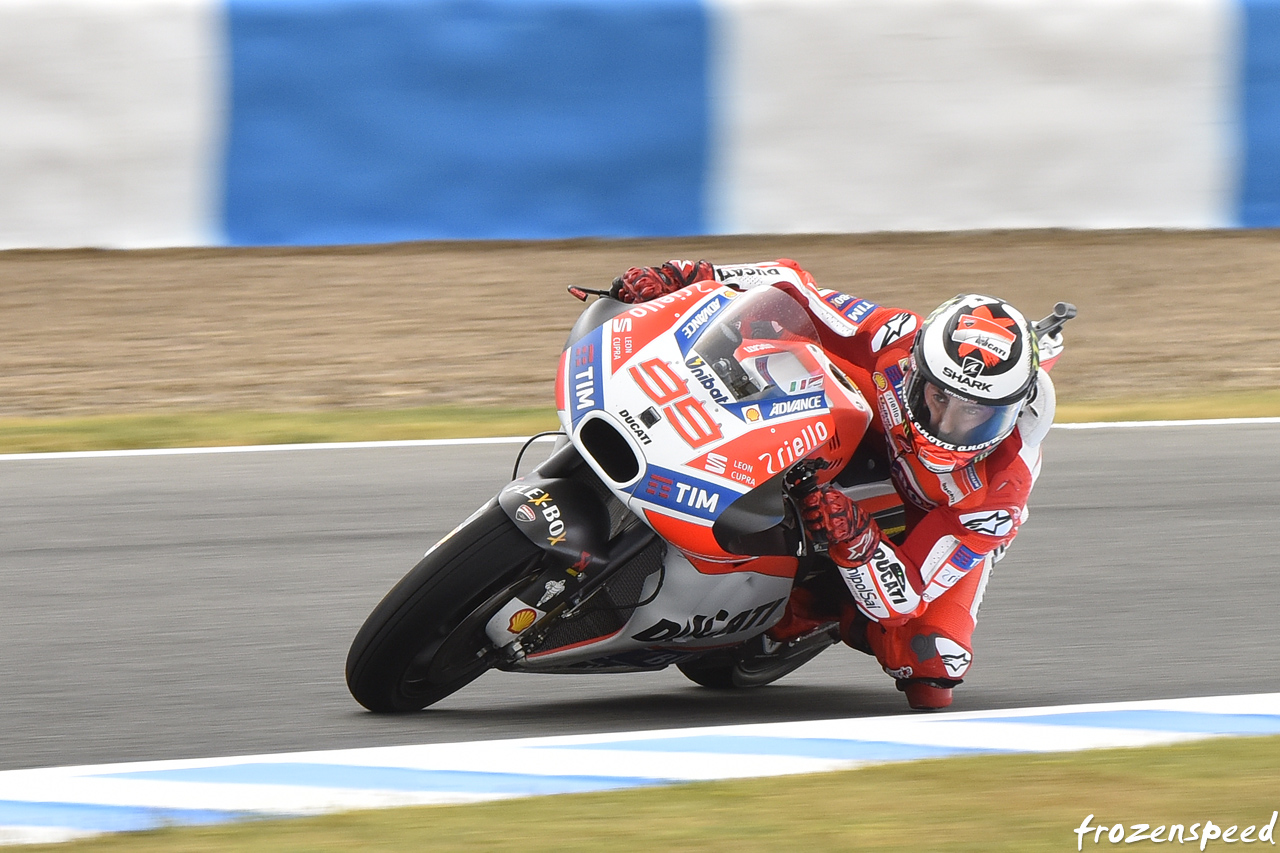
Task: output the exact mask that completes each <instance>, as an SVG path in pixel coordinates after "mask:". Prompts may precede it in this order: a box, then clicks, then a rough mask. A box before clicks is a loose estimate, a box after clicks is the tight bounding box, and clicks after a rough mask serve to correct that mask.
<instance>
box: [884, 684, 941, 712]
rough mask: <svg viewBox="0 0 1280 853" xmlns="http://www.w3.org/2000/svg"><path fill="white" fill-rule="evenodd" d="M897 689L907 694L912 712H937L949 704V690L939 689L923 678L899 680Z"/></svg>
mask: <svg viewBox="0 0 1280 853" xmlns="http://www.w3.org/2000/svg"><path fill="white" fill-rule="evenodd" d="M897 685H898V689H899V690H901V691H902V692H903V693H905V694H907V704H908V705H910V706H911V710H913V711H938V710H941V709H943V708H946V707H947V706H949V705H950V704H951V688H950V687H939V686H938V685H937V684H934V683H931V682H930V681H929V680H928V679H924V678H899V679H898V680H897Z"/></svg>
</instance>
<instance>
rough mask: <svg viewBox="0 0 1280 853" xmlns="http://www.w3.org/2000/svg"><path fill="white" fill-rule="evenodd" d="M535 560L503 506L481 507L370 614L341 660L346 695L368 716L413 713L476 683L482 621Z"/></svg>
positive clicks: (485, 664) (483, 661)
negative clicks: (353, 698)
mask: <svg viewBox="0 0 1280 853" xmlns="http://www.w3.org/2000/svg"><path fill="white" fill-rule="evenodd" d="M541 556H542V551H541V549H539V548H538V546H537V545H534V544H533V543H532V542H530V541H529V539H528V538H526V537H525V535H524V534H523V533H521V532H520V530H519V529H518V528H517V527H516V526H515V524H514V523H513V522H512V521H511V520H510V519H509V518H508V517H507V514H506V513H505V512H504V511H503V510H502V507H500V506H498V505H497V504H496V503H494V504H493V505H491V506H489V507H487V508H485V509H484V510H483V511H481V512H480V513H479V514H478V515H476V517H475V518H473V519H471V520H470V521H469V522H467V523H466V524H465V525H464V526H463V527H462V528H461V529H460V530H458V531H457V532H455V533H454V534H453V536H451V537H450V538H449V539H447V540H446V541H445V542H443V543H442V544H441V545H440V546H439V547H437V548H436V549H435V550H434V551H432V552H430V553H429V554H427V555H426V556H425V557H423V558H422V560H421V561H420V562H419V563H418V565H416V566H414V567H413V569H412V570H411V571H410V572H409V573H408V574H407V575H405V576H404V578H402V579H401V580H400V582H399V583H397V584H396V585H395V586H394V587H393V588H392V589H391V591H390V592H388V593H387V595H386V597H385V598H383V599H382V602H381V603H380V604H379V605H378V606H377V607H375V608H374V610H373V612H372V613H371V614H369V618H368V619H366V620H365V623H364V626H363V627H361V629H360V631H359V633H357V634H356V637H355V640H354V641H352V643H351V651H350V652H349V653H348V654H347V687H348V688H349V689H350V690H351V695H352V696H354V697H355V700H356V701H357V702H359V703H360V704H361V705H363V706H364V707H366V708H368V709H369V710H370V711H375V712H379V713H395V712H405V711H418V710H421V709H422V708H425V707H427V706H428V705H431V704H433V703H435V702H438V701H440V700H441V699H443V698H445V697H446V696H448V695H450V694H451V693H454V692H455V691H457V690H460V689H462V688H463V687H465V686H466V685H468V684H470V683H471V682H472V681H474V680H475V679H476V678H479V677H480V675H482V674H483V673H484V672H485V671H486V670H488V669H489V668H490V667H491V666H492V665H493V659H492V654H490V652H491V648H490V641H489V638H488V637H487V636H486V635H485V633H484V626H485V623H486V622H487V621H488V619H489V616H491V615H492V613H494V612H497V610H498V608H500V607H501V606H502V605H503V604H505V603H506V602H507V601H509V600H510V598H511V595H514V586H515V585H516V583H517V582H520V583H523V582H524V581H525V579H526V578H527V577H528V575H529V574H530V572H531V571H533V570H535V569H536V567H537V565H538V564H539V563H540V562H541ZM509 588H510V591H511V595H505V596H504V595H502V594H503V593H505V592H507V591H508V589H509ZM482 610H484V611H488V612H480V611H482Z"/></svg>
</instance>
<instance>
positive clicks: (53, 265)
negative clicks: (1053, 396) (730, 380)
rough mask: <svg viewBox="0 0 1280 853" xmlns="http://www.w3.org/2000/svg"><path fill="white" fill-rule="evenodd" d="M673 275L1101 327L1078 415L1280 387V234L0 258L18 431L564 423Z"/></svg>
mask: <svg viewBox="0 0 1280 853" xmlns="http://www.w3.org/2000/svg"><path fill="white" fill-rule="evenodd" d="M672 257H681V258H706V259H708V260H712V261H716V262H721V263H730V262H742V261H754V260H768V259H772V258H777V257H791V258H795V259H796V260H798V261H799V262H800V263H801V264H803V265H805V266H806V267H807V268H808V269H809V270H811V271H812V272H813V274H814V275H815V276H816V277H817V279H818V281H819V283H821V284H823V285H825V286H829V287H833V288H837V289H840V290H843V291H846V292H848V293H851V294H855V295H857V296H861V297H866V298H868V299H871V300H873V301H876V302H880V303H884V304H893V305H900V306H904V307H907V308H911V309H914V310H916V311H921V312H927V311H928V310H930V309H931V308H933V307H934V306H935V305H936V304H937V303H939V302H941V301H942V300H944V299H946V298H947V297H950V296H952V295H955V294H956V293H960V292H965V291H979V292H985V293H990V294H994V295H998V296H1002V297H1004V298H1006V299H1009V300H1010V301H1012V302H1013V303H1014V304H1016V305H1017V306H1019V307H1020V308H1021V309H1022V311H1023V312H1024V313H1026V314H1027V315H1028V316H1030V317H1032V318H1033V319H1035V318H1038V317H1040V316H1043V315H1044V314H1046V313H1048V312H1049V311H1050V310H1051V309H1052V307H1053V303H1054V302H1056V301H1058V300H1067V301H1070V302H1074V303H1075V304H1076V305H1077V306H1078V307H1079V309H1080V316H1079V318H1078V319H1077V320H1075V321H1074V322H1073V323H1072V324H1071V325H1070V326H1069V327H1068V345H1069V349H1068V352H1067V354H1066V356H1065V357H1064V358H1063V360H1062V362H1061V363H1060V364H1059V366H1058V367H1057V368H1056V369H1055V371H1054V377H1055V379H1056V380H1057V385H1058V389H1059V396H1060V398H1066V399H1070V400H1073V401H1108V400H1120V399H1126V398H1134V397H1138V398H1143V399H1158V398H1166V397H1188V396H1194V395H1199V394H1203V393H1218V392H1228V391H1246V390H1261V389H1272V388H1274V387H1276V383H1277V381H1280V300H1278V299H1277V296H1278V295H1280V232H1278V231H1204V232H1196V231H1177V232H1168V231H986V232H960V233H934V234H865V235H816V236H815V235H797V236H768V237H712V238H683V239H670V240H610V241H604V240H572V241H553V242H465V243H461V242H423V243H404V244H393V245H385V246H359V247H333V248H305V249H165V250H147V251H102V250H68V251H34V250H22V251H7V252H0V312H2V316H3V317H4V328H5V333H4V345H3V347H2V348H0V417H23V416H72V415H93V414H119V413H139V412H166V411H184V410H259V411H308V410H323V409H351V408H366V409H398V408H411V407H418V406H426V405H433V404H440V403H449V404H462V405H501V406H543V405H546V406H550V405H551V404H552V401H551V395H552V378H553V374H554V368H555V364H556V359H557V357H558V354H559V352H560V350H561V348H562V347H563V344H564V339H565V335H566V332H567V331H568V329H569V327H570V325H571V324H572V322H573V319H574V317H575V316H576V315H577V313H578V311H579V310H580V308H581V304H580V303H579V302H577V301H576V300H575V299H573V298H571V297H570V296H569V295H568V294H566V293H565V287H566V286H567V285H574V284H576V285H582V286H586V287H599V288H603V287H607V286H608V284H609V282H610V281H611V280H612V279H613V277H614V276H615V275H617V274H618V273H620V272H621V271H622V270H623V269H625V268H626V267H628V266H632V265H642V264H653V263H658V262H661V261H663V260H665V259H668V258H672Z"/></svg>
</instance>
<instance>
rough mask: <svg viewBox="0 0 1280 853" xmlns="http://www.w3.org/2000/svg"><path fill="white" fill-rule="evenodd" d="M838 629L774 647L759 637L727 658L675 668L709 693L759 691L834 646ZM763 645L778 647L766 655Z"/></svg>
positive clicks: (716, 656)
mask: <svg viewBox="0 0 1280 853" xmlns="http://www.w3.org/2000/svg"><path fill="white" fill-rule="evenodd" d="M837 630H838V629H836V627H835V626H832V628H831V629H824V630H823V631H817V632H814V633H812V634H810V635H808V636H806V637H804V638H802V639H800V640H798V641H793V642H791V643H787V644H777V643H773V642H772V641H771V640H768V637H767V635H765V634H761V635H760V636H758V637H754V638H752V639H750V640H748V641H747V642H746V643H744V644H743V645H741V646H738V647H737V648H736V649H734V650H733V652H732V653H731V656H730V655H726V654H724V653H721V654H712V655H707V656H705V657H700V658H695V659H693V660H691V661H688V662H686V663H678V664H676V668H677V669H679V670H680V672H682V673H683V674H684V677H685V678H687V679H689V680H690V681H692V682H694V683H695V684H700V685H702V686H703V687H710V688H712V689H713V690H736V689H740V688H743V687H763V686H765V685H766V684H772V683H773V682H775V681H777V680H778V679H779V678H782V677H783V676H784V675H790V674H791V673H793V672H795V671H796V670H797V669H799V668H800V667H802V666H804V665H805V664H806V663H808V662H809V661H811V660H813V659H814V658H816V657H817V656H818V655H820V654H822V653H823V652H824V651H826V650H827V649H828V648H829V647H830V646H832V645H834V644H835V642H836V640H837V639H838V637H839V634H838V633H836V631H837ZM767 644H771V645H774V646H780V647H779V648H777V649H773V650H771V651H766V649H767V648H768V645H767Z"/></svg>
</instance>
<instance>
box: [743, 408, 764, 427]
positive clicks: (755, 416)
mask: <svg viewBox="0 0 1280 853" xmlns="http://www.w3.org/2000/svg"><path fill="white" fill-rule="evenodd" d="M742 414H744V415H746V418H747V420H748V421H750V422H751V423H755V422H756V421H758V420H760V407H759V406H748V407H747V408H745V409H743V410H742Z"/></svg>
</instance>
